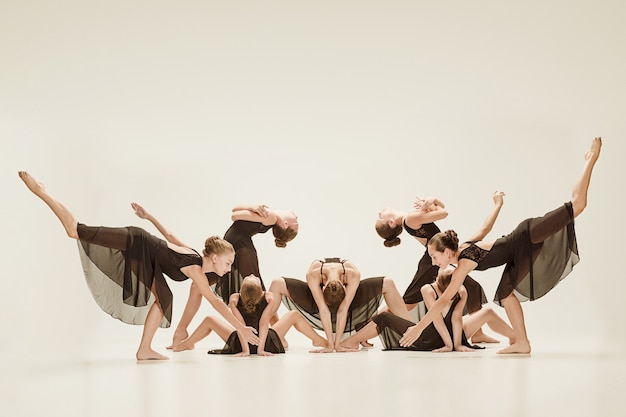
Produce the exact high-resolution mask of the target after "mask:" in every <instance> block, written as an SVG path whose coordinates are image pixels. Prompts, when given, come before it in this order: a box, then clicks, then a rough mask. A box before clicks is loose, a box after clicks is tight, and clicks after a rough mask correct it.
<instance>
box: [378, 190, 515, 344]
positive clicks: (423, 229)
mask: <svg viewBox="0 0 626 417" xmlns="http://www.w3.org/2000/svg"><path fill="white" fill-rule="evenodd" d="M503 196H504V193H502V192H496V193H494V195H493V201H494V203H495V207H494V209H493V211H492V212H491V213H490V214H489V216H488V217H487V219H486V220H485V223H484V224H483V227H482V229H481V231H480V233H481V234H482V236H481V238H484V236H486V235H487V234H488V233H489V232H490V231H491V229H492V228H493V225H494V223H495V221H496V218H497V217H498V214H499V213H500V209H501V208H502V204H503V203H504V200H503ZM413 206H414V207H415V210H414V211H413V212H411V213H408V214H407V213H405V212H402V211H399V210H395V209H391V208H385V209H383V210H382V211H381V212H380V213H379V214H378V220H377V221H376V232H378V235H379V236H380V237H382V238H383V239H385V242H384V244H385V246H386V247H393V246H397V245H399V244H400V242H401V240H400V237H399V235H400V234H401V233H402V230H403V229H404V230H406V231H407V233H408V234H410V235H411V236H413V237H414V238H415V239H417V240H418V241H419V242H420V243H421V244H422V245H424V247H426V244H427V242H428V240H429V239H430V238H431V237H433V236H434V235H435V234H437V233H439V232H440V231H441V230H439V227H437V225H436V224H435V223H434V222H435V221H438V220H441V219H444V218H446V217H447V216H448V211H447V210H446V209H445V205H444V204H443V203H442V202H441V200H439V199H437V198H435V197H429V198H427V199H420V198H419V197H418V198H417V199H416V200H415V202H414V205H413ZM438 271H439V267H438V266H436V265H433V263H432V260H431V259H430V256H429V255H428V251H424V255H423V256H422V258H421V259H420V261H419V263H418V265H417V271H416V272H415V275H414V276H413V280H412V281H411V283H410V284H409V286H408V288H407V289H406V291H405V292H404V295H403V297H402V298H403V299H404V302H405V304H406V308H407V310H409V311H410V310H412V309H413V308H415V306H416V305H417V304H418V303H420V302H423V298H422V293H421V288H422V287H423V286H424V285H425V284H430V283H431V282H433V281H434V280H435V278H437V272H438ZM463 285H464V286H465V288H466V290H467V292H468V296H467V298H468V299H467V304H466V306H465V309H466V311H465V312H466V313H469V314H472V313H475V312H477V311H480V309H481V308H482V305H483V304H485V303H487V297H486V296H485V291H484V290H483V287H482V286H481V285H480V284H479V283H478V282H476V281H474V279H472V277H470V276H467V277H466V278H465V281H464V282H463ZM418 318H420V316H419V314H418ZM472 342H473V343H481V342H483V343H496V342H498V341H497V340H496V339H494V338H492V337H490V336H487V335H486V334H485V333H483V331H482V329H478V331H477V332H476V333H475V334H474V339H472Z"/></svg>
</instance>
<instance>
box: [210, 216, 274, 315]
mask: <svg viewBox="0 0 626 417" xmlns="http://www.w3.org/2000/svg"><path fill="white" fill-rule="evenodd" d="M272 227H273V226H265V225H263V224H261V223H258V222H251V221H247V220H235V221H234V222H233V224H232V225H231V226H230V227H229V228H228V230H227V231H226V233H225V234H224V240H226V241H228V242H230V244H231V245H233V247H234V248H235V261H234V262H233V265H232V268H231V271H230V272H229V273H226V274H224V276H222V277H221V278H219V277H217V275H214V276H212V278H211V281H216V285H215V293H216V294H217V295H219V296H221V297H222V299H223V300H224V302H225V303H228V300H229V299H230V296H231V295H232V294H235V293H238V292H239V291H240V290H241V283H242V282H243V279H244V278H245V277H247V276H248V275H250V274H254V275H256V276H257V277H259V278H261V272H260V271H259V258H258V256H257V252H256V248H255V247H254V243H253V242H252V236H254V235H256V234H258V233H265V232H267V231H268V230H270V229H271V228H272ZM261 287H262V288H263V290H265V285H264V284H263V280H261Z"/></svg>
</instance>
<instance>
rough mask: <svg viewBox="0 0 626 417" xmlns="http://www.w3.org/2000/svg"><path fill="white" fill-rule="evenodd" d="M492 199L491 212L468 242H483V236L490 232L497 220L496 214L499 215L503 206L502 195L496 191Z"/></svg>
mask: <svg viewBox="0 0 626 417" xmlns="http://www.w3.org/2000/svg"><path fill="white" fill-rule="evenodd" d="M492 198H493V202H494V207H493V209H492V210H491V212H490V213H489V215H488V216H487V218H486V219H485V222H484V223H483V225H482V227H481V228H480V229H478V230H477V231H476V233H474V235H472V237H470V238H469V239H468V240H469V241H471V242H477V241H479V240H483V239H484V238H485V236H487V234H488V233H489V232H491V229H493V225H494V224H495V222H496V219H497V218H498V214H500V209H501V208H502V205H503V204H504V193H503V192H502V191H496V192H495V193H493V197H492Z"/></svg>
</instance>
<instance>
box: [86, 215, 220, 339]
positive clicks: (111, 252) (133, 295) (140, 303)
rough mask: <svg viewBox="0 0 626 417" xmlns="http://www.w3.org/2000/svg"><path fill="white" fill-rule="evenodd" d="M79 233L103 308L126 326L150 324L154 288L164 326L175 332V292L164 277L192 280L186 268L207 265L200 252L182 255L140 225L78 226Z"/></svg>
mask: <svg viewBox="0 0 626 417" xmlns="http://www.w3.org/2000/svg"><path fill="white" fill-rule="evenodd" d="M77 231H78V248H79V254H80V259H81V262H82V265H83V272H84V274H85V279H86V281H87V285H88V286H89V289H90V290H91V293H92V294H93V297H94V299H95V300H96V302H97V303H98V305H99V306H100V307H101V308H102V309H103V310H104V311H106V312H107V313H109V314H110V315H111V316H113V317H115V318H117V319H119V320H121V321H123V322H125V323H128V324H144V323H145V320H146V315H147V314H148V310H149V309H150V307H151V306H152V303H154V301H155V300H154V295H153V294H152V292H151V289H152V287H153V285H154V288H155V291H156V293H157V296H158V299H159V304H160V306H161V310H162V312H163V320H162V321H161V323H160V326H161V327H169V326H170V324H171V322H172V292H171V290H170V288H169V287H168V285H167V282H166V280H165V277H164V276H163V275H167V276H168V277H170V278H171V279H173V280H174V281H184V280H186V279H189V277H188V276H186V275H185V274H183V273H182V272H181V271H180V268H182V267H185V266H188V265H199V266H202V257H201V256H200V255H199V254H198V253H197V252H196V251H194V253H192V254H181V253H178V252H176V251H174V250H172V249H170V248H169V247H168V246H167V242H165V241H164V240H162V239H159V238H157V237H156V236H153V235H151V234H150V233H148V232H146V231H145V230H144V229H141V228H138V227H134V226H129V227H98V226H96V227H92V226H86V225H84V224H82V223H78V227H77ZM192 250H193V249H192ZM207 278H208V277H207Z"/></svg>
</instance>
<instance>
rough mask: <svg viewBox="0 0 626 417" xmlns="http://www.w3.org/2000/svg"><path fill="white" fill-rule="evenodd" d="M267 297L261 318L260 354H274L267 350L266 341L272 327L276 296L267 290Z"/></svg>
mask: <svg viewBox="0 0 626 417" xmlns="http://www.w3.org/2000/svg"><path fill="white" fill-rule="evenodd" d="M264 296H265V299H266V300H267V306H266V307H265V310H263V313H262V314H261V319H260V320H259V348H258V349H257V352H256V354H257V355H258V356H272V353H271V352H266V351H265V341H266V340H267V334H268V332H269V329H270V317H271V316H272V311H274V305H275V302H276V300H275V298H274V294H272V293H271V292H269V291H265V294H264Z"/></svg>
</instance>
